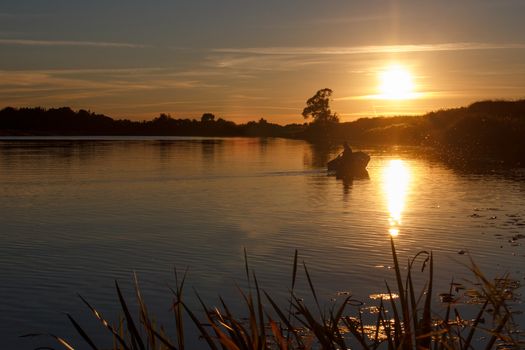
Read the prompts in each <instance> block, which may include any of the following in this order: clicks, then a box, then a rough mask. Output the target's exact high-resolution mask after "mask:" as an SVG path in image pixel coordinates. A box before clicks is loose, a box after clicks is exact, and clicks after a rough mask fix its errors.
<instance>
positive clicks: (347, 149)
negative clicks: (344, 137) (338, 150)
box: [343, 141, 352, 160]
mask: <svg viewBox="0 0 525 350" xmlns="http://www.w3.org/2000/svg"><path fill="white" fill-rule="evenodd" d="M351 157H352V149H351V148H350V146H349V145H348V142H346V141H345V142H344V143H343V159H345V160H346V159H350V158H351Z"/></svg>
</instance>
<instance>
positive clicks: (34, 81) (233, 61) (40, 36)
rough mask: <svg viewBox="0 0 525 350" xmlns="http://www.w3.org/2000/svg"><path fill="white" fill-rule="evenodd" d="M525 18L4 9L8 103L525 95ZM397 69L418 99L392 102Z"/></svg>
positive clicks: (349, 107)
mask: <svg viewBox="0 0 525 350" xmlns="http://www.w3.org/2000/svg"><path fill="white" fill-rule="evenodd" d="M523 14H525V1H523V0H497V1H496V0H491V1H488V0H477V1H470V0H464V1H456V0H454V1H452V0H442V1H410V0H407V1H401V0H397V1H395V0H389V1H379V0H370V1H347V0H346V1H343V0H341V1H335V0H323V1H313V0H286V1H283V0H278V1H276V0H275V1H274V0H264V1H263V0H259V1H252V0H231V1H230V0H221V1H219V0H193V1H179V0H170V1H168V0H164V1H136V0H126V1H121V0H113V1H111V0H105V1H99V0H89V1H87V0H86V1H80V0H63V1H57V0H47V1H41V0H38V1H37V0H29V1H26V0H16V1H14V0H2V1H1V2H0V108H2V107H6V106H13V107H26V106H27V107H33V106H41V107H46V108H50V107H61V106H70V107H71V108H73V109H87V110H91V111H93V112H96V113H103V114H106V115H109V116H112V117H114V118H128V119H133V120H144V119H152V118H154V117H156V116H158V115H159V114H160V113H167V114H170V115H171V116H172V117H174V118H200V116H201V115H202V114H203V113H206V112H210V113H214V114H215V115H216V116H218V117H222V118H224V119H227V120H233V121H235V122H246V121H249V120H258V119H260V118H265V119H266V120H268V121H270V122H275V123H281V124H285V123H302V122H304V119H303V117H302V116H301V112H302V109H303V108H304V107H305V101H306V100H307V99H308V98H309V97H311V96H313V95H314V94H315V92H316V91H317V90H319V89H322V88H331V89H332V90H333V95H332V98H333V100H332V101H331V107H332V110H333V111H334V112H337V114H338V115H339V117H340V119H341V120H342V121H351V120H354V119H357V118H360V117H374V116H389V115H416V114H423V113H425V112H429V111H432V110H437V109H442V108H452V107H459V106H465V105H468V104H470V103H472V102H474V101H477V100H484V99H510V100H513V99H520V98H525V21H524V20H523ZM391 67H397V68H396V69H398V70H399V71H401V72H402V73H403V74H404V75H403V76H404V77H405V78H406V79H409V80H410V87H409V88H408V89H409V90H410V91H405V93H404V94H402V95H400V96H397V97H393V96H389V95H387V94H386V93H385V91H384V89H383V88H382V86H383V85H384V83H385V82H384V81H382V79H383V77H384V76H385V72H387V73H388V71H389V70H392V68H391ZM398 78H399V75H398ZM394 80H395V79H394ZM389 84H390V85H392V86H393V89H394V90H395V89H400V88H401V87H399V86H398V83H396V82H395V81H394V82H389ZM382 89H383V90H382Z"/></svg>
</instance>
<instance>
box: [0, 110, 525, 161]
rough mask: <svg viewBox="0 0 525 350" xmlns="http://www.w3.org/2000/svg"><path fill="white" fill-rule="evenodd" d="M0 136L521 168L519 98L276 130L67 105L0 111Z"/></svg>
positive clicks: (524, 122)
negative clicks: (418, 154)
mask: <svg viewBox="0 0 525 350" xmlns="http://www.w3.org/2000/svg"><path fill="white" fill-rule="evenodd" d="M0 135H162V136H259V137H267V136H270V137H287V138H298V139H305V140H308V141H311V142H320V141H322V142H332V143H339V142H341V141H342V140H347V141H348V142H349V143H350V144H354V145H355V144H359V145H394V144H398V145H417V146H430V147H432V149H434V150H436V151H437V152H438V153H439V154H441V155H443V157H446V158H447V159H448V160H457V161H466V160H472V159H476V160H484V159H489V158H490V159H492V160H494V159H495V160H498V161H500V162H504V163H506V164H512V165H520V164H521V165H524V164H525V100H519V101H482V102H476V103H473V104H471V105H470V106H468V107H462V108H454V109H446V110H440V111H435V112H430V113H427V114H425V115H422V116H399V117H377V118H361V119H359V120H356V121H353V122H347V123H338V122H337V121H331V122H328V123H327V122H319V120H316V121H313V122H311V123H304V124H289V125H285V126H281V125H278V124H273V123H269V122H267V121H266V120H264V119H260V120H259V121H257V122H255V121H252V122H248V123H245V124H236V123H234V122H231V121H227V120H224V119H222V118H219V119H216V118H215V116H214V115H213V114H211V113H205V114H203V115H202V117H201V119H200V120H195V119H174V118H171V117H170V116H169V115H166V114H161V115H160V116H159V117H157V118H155V119H153V120H150V121H131V120H126V119H121V120H114V119H112V118H110V117H107V116H105V115H100V114H95V113H92V112H89V111H85V110H80V111H78V112H75V111H73V110H71V109H70V108H67V107H63V108H57V109H47V110H46V109H43V108H20V109H15V108H11V107H8V108H4V109H3V110H1V111H0Z"/></svg>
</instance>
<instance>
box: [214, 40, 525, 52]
mask: <svg viewBox="0 0 525 350" xmlns="http://www.w3.org/2000/svg"><path fill="white" fill-rule="evenodd" d="M496 49H525V43H499V44H498V43H475V42H462V43H439V44H407V45H362V46H349V47H252V48H216V49H213V52H217V53H230V54H252V55H356V54H375V53H410V52H433V51H465V50H496Z"/></svg>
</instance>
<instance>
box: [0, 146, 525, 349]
mask: <svg viewBox="0 0 525 350" xmlns="http://www.w3.org/2000/svg"><path fill="white" fill-rule="evenodd" d="M364 151H367V152H368V153H369V154H370V155H371V156H372V159H371V161H370V164H369V167H368V177H362V178H358V179H353V180H348V179H347V180H340V179H336V178H335V177H333V176H327V174H326V172H325V170H324V167H323V165H324V164H325V162H326V160H328V159H329V158H330V157H332V156H334V155H336V154H337V152H338V150H326V149H318V148H316V147H313V146H311V145H309V144H307V143H305V142H303V141H295V140H283V139H255V138H249V139H247V138H190V139H188V138H162V139H158V138H157V139H155V138H113V139H104V138H90V139H86V138H84V139H79V138H68V139H61V140H52V139H39V138H29V139H25V140H20V139H18V140H12V139H6V138H3V139H0V196H1V198H2V200H1V202H0V223H1V229H0V240H1V245H0V286H1V288H0V313H1V314H2V318H1V319H0V330H1V331H0V332H1V333H2V336H3V337H2V338H3V344H4V345H6V346H7V348H28V349H29V348H34V347H35V346H37V345H52V344H53V342H52V341H51V340H48V339H40V340H27V339H18V338H17V337H18V335H21V334H25V333H36V332H51V333H55V334H60V335H63V336H64V337H66V338H71V339H77V338H75V336H74V331H73V329H72V327H71V326H70V325H69V323H68V321H67V319H66V317H65V315H64V312H69V313H71V314H73V315H74V316H75V317H76V318H78V320H79V321H80V322H81V323H82V324H83V325H85V326H86V327H87V328H88V329H93V330H99V329H100V328H99V327H98V325H97V324H96V322H94V321H93V320H92V317H91V316H90V315H89V314H88V312H87V311H86V309H85V307H84V306H83V305H82V304H81V302H80V301H79V300H78V298H77V297H76V294H77V293H80V294H82V295H83V296H85V297H86V298H87V299H88V300H90V301H91V302H92V303H93V304H94V305H96V306H97V307H99V308H100V310H101V311H103V312H104V314H106V315H107V316H108V317H110V318H115V317H117V315H118V307H117V302H116V296H115V292H114V285H113V283H114V280H115V279H118V280H119V282H121V283H122V284H123V286H124V290H125V292H126V293H127V294H128V295H130V296H131V295H132V290H131V287H130V284H131V277H132V274H133V273H134V272H136V274H137V276H138V278H139V280H140V283H141V285H142V288H143V292H144V295H145V296H146V299H147V301H148V302H149V304H150V307H151V309H152V310H153V312H154V313H156V314H157V315H158V319H159V320H160V321H162V322H165V323H167V324H169V325H170V324H172V317H170V316H169V305H170V301H171V299H170V292H169V290H168V287H167V286H168V285H174V278H173V269H174V267H177V268H179V269H185V268H186V267H188V268H189V277H188V282H187V285H188V286H190V287H195V288H196V289H197V290H198V291H199V292H200V294H201V295H202V296H203V298H205V299H206V300H208V301H209V302H210V304H212V305H213V304H214V303H217V295H219V294H221V295H223V296H225V298H226V299H227V300H229V301H231V302H235V301H236V300H237V299H238V294H237V292H236V290H235V282H237V283H238V284H239V285H241V286H245V285H246V284H245V282H244V265H243V249H244V248H246V249H247V251H248V254H249V259H250V265H251V267H252V268H253V269H254V270H255V271H256V273H257V276H258V278H259V279H260V282H261V284H262V285H263V287H264V288H265V289H266V290H268V291H270V292H271V293H272V294H273V295H275V296H276V297H277V298H284V297H285V296H286V295H287V292H288V288H289V286H290V281H291V278H290V276H291V272H292V271H291V270H292V266H291V264H292V260H293V254H294V250H295V249H298V250H299V258H300V261H305V262H306V263H307V264H308V266H309V269H310V272H311V274H312V277H313V279H314V282H315V283H316V285H317V287H318V292H319V293H320V295H321V296H322V298H323V300H327V301H328V300H330V298H332V297H334V295H336V293H337V292H338V291H350V292H352V293H353V294H354V295H355V297H356V298H358V299H361V300H363V301H365V302H370V300H369V298H368V296H369V295H370V294H372V293H378V292H384V282H383V281H384V280H385V279H387V280H391V277H392V270H391V269H389V267H391V265H392V258H391V254H390V241H389V239H390V235H394V239H395V241H396V245H397V248H398V251H399V253H400V255H401V257H402V258H403V261H405V260H404V258H406V257H408V256H413V255H415V254H416V253H417V252H418V251H420V250H423V249H425V250H433V252H434V254H435V259H436V266H437V271H436V275H437V276H436V279H437V283H438V287H437V288H436V289H438V290H440V291H447V290H448V287H447V284H448V282H450V280H451V278H452V277H454V278H455V279H458V280H460V279H462V278H466V277H470V275H469V273H468V271H467V269H466V268H465V264H468V261H469V260H468V254H459V253H460V252H461V253H463V252H468V253H470V255H471V256H472V258H473V259H474V260H475V261H476V263H478V264H479V265H480V266H481V268H482V269H483V271H485V273H487V275H489V276H492V277H494V276H501V275H503V274H504V273H507V272H508V273H510V274H511V275H512V276H513V277H515V278H516V279H518V280H520V281H522V282H523V278H524V276H525V250H524V248H523V245H522V243H524V241H525V240H517V241H513V240H512V237H513V236H516V235H518V234H525V201H524V200H523V198H524V195H525V182H524V180H523V179H524V176H523V173H519V172H515V171H513V172H510V171H502V172H496V173H489V174H486V173H485V174H481V175H480V174H475V173H474V174H472V173H465V172H458V171H455V170H453V169H450V168H447V167H446V166H445V165H443V164H441V163H439V162H436V161H432V160H430V159H428V158H426V157H423V156H422V153H423V151H422V150H418V149H412V150H410V149H408V150H407V149H387V150H379V149H365V150H364ZM421 278H423V277H421ZM190 291H191V289H189V290H188V294H191V293H190ZM305 291H306V285H305V283H304V281H303V282H302V283H301V284H300V285H299V293H303V294H306V292H305ZM189 299H191V297H189ZM190 303H193V301H190Z"/></svg>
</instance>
